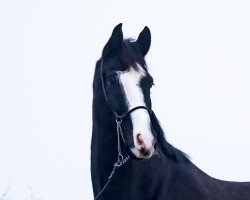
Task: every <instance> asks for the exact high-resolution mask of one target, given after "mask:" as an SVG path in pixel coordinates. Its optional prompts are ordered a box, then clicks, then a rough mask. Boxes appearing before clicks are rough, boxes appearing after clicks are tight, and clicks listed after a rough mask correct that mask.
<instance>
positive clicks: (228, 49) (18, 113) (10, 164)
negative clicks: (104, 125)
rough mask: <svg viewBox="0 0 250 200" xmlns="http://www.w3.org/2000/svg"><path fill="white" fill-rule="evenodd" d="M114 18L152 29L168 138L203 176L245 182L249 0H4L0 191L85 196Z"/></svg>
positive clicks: (127, 27) (248, 163) (127, 31)
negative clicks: (97, 76)
mask: <svg viewBox="0 0 250 200" xmlns="http://www.w3.org/2000/svg"><path fill="white" fill-rule="evenodd" d="M120 22H123V30H124V35H125V36H127V37H135V38H136V37H137V36H138V34H139V32H140V31H141V30H142V29H143V27H144V26H145V25H147V26H149V28H150V29H151V32H152V46H151V49H150V52H149V54H148V56H147V61H148V66H149V69H150V72H151V73H152V75H153V76H154V78H155V87H154V89H153V91H152V93H153V94H152V99H153V109H154V110H155V112H156V113H157V115H158V117H159V119H160V121H161V123H162V125H163V127H164V130H165V131H166V137H167V139H168V140H169V141H170V142H171V143H172V144H174V145H175V146H177V147H178V148H180V149H182V150H183V151H184V152H186V153H187V154H188V155H190V156H191V158H192V161H193V162H194V163H195V164H197V165H198V167H200V168H201V169H202V170H204V171H205V172H207V173H208V174H209V175H211V176H214V177H216V178H220V179H226V180H234V181H247V180H248V181H249V180H250V156H249V152H250V145H249V144H250V136H249V135H250V78H249V77H250V1H248V0H245V1H244V0H234V1H231V0H224V1H223V0H211V1H200V0H197V1H195V0H189V1H132V0H131V1H120V2H119V1H110V0H109V1H107V0H106V1H88V2H87V1H84V0H81V1H77V0H71V1H66V0H61V1H59V0H44V1H39V0H37V1H33V0H30V1H28V0H23V1H14V0H0V198H1V195H2V194H3V193H4V191H5V190H6V188H7V187H8V185H10V187H9V191H8V194H7V196H6V198H3V199H8V200H30V199H33V200H38V199H40V200H69V199H73V200H80V199H84V200H90V199H93V198H92V187H91V180H90V140H91V125H92V121H91V104H92V78H93V71H94V67H95V61H96V60H97V59H98V58H99V57H100V55H101V51H102V48H103V46H104V44H105V43H106V41H107V40H108V38H109V36H110V34H111V32H112V30H113V27H114V26H115V25H117V24H118V23H120Z"/></svg>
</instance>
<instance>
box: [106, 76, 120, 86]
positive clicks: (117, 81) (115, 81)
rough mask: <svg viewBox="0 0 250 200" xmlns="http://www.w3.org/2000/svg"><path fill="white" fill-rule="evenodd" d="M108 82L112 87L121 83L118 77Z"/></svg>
mask: <svg viewBox="0 0 250 200" xmlns="http://www.w3.org/2000/svg"><path fill="white" fill-rule="evenodd" d="M108 81H109V82H110V83H111V84H112V85H114V84H118V83H119V80H118V78H117V77H111V78H109V79H108Z"/></svg>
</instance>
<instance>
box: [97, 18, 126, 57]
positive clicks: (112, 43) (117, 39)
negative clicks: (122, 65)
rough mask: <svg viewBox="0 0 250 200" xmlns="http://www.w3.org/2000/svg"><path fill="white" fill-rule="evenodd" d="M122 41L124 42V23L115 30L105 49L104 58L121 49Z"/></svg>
mask: <svg viewBox="0 0 250 200" xmlns="http://www.w3.org/2000/svg"><path fill="white" fill-rule="evenodd" d="M122 41H123V33H122V23H120V24H118V25H117V26H116V27H115V28H114V30H113V32H112V35H111V37H110V38H109V40H108V42H107V44H106V45H105V47H104V48H103V51H102V57H105V56H108V55H109V54H111V53H113V52H115V51H117V50H118V49H119V48H121V45H122Z"/></svg>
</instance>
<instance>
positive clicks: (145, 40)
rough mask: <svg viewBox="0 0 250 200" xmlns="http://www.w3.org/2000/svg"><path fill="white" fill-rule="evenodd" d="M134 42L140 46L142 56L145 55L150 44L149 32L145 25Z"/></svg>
mask: <svg viewBox="0 0 250 200" xmlns="http://www.w3.org/2000/svg"><path fill="white" fill-rule="evenodd" d="M136 42H137V44H138V45H139V46H140V48H141V51H142V54H143V56H145V55H146V54H147V53H148V50H149V47H150V44H151V33H150V30H149V28H148V27H147V26H145V27H144V29H143V30H142V32H141V33H140V35H139V37H138V39H137V40H136Z"/></svg>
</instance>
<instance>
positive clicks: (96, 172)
mask: <svg viewBox="0 0 250 200" xmlns="http://www.w3.org/2000/svg"><path fill="white" fill-rule="evenodd" d="M150 43H151V34H150V30H149V29H148V28H147V27H145V28H144V29H143V31H142V32H141V33H140V35H139V37H138V39H137V40H132V39H123V33H122V25H121V24H119V25H117V26H116V27H115V28H114V30H113V33H112V35H111V37H110V39H109V40H108V42H107V44H106V45H105V47H104V49H103V52H102V56H101V59H100V60H99V61H97V63H96V68H95V75H94V83H93V93H94V96H93V133H92V143H91V175H92V184H93V190H94V196H96V199H104V200H157V199H159V200H247V199H248V200H250V183H249V182H228V181H222V180H218V179H215V178H212V177H210V176H209V175H207V174H206V173H204V172H203V171H201V170H200V169H199V168H198V167H196V166H195V165H194V164H193V163H192V162H191V161H190V160H189V159H188V157H187V156H186V155H185V154H184V153H183V152H181V151H180V150H178V149H176V148H175V147H173V146H172V145H171V144H169V143H168V142H167V140H166V139H165V136H164V133H163V130H162V128H161V126H160V124H159V122H158V120H157V118H156V115H155V114H154V112H153V111H152V110H151V99H150V88H151V87H152V86H153V78H152V77H151V76H150V74H149V72H148V69H147V65H146V62H145V59H144V58H145V56H146V54H147V52H148V50H149V48H150ZM114 163H115V165H114ZM114 166H115V167H114ZM112 169H113V171H112ZM114 169H115V170H114ZM111 172H112V173H111ZM110 174H111V175H110ZM109 177H111V178H109ZM107 181H108V182H107ZM105 185H106V186H105ZM101 191H102V192H101ZM100 192H101V193H100ZM97 195H98V196H97Z"/></svg>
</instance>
